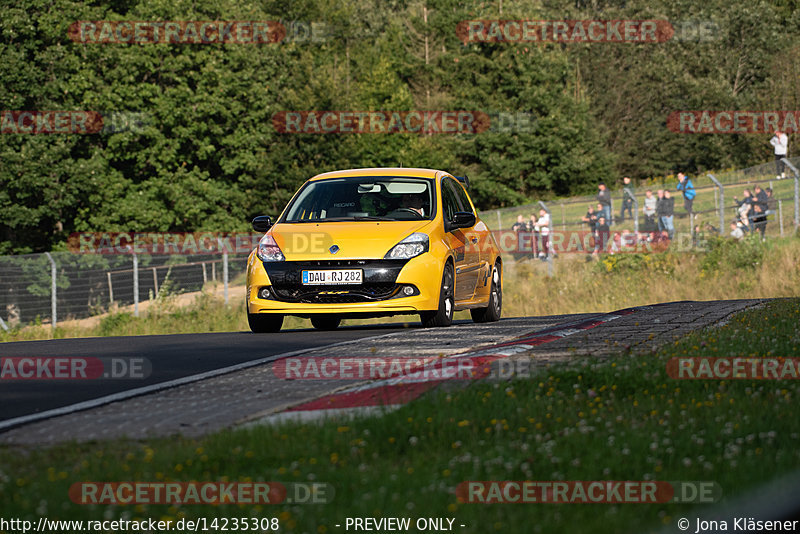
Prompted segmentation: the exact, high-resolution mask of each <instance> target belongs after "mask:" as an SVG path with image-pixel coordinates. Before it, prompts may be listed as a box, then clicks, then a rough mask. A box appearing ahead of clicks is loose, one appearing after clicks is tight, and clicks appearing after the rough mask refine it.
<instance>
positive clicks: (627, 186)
mask: <svg viewBox="0 0 800 534" xmlns="http://www.w3.org/2000/svg"><path fill="white" fill-rule="evenodd" d="M628 190H630V192H631V193H633V194H634V195H635V194H636V192H635V191H634V188H633V184H632V183H631V179H630V178H629V177H627V176H626V177H625V178H623V179H622V209H620V212H619V220H620V222H622V221H624V220H625V212H626V211H627V212H628V217H630V218H631V219H633V197H632V196H631V195H629V194H628Z"/></svg>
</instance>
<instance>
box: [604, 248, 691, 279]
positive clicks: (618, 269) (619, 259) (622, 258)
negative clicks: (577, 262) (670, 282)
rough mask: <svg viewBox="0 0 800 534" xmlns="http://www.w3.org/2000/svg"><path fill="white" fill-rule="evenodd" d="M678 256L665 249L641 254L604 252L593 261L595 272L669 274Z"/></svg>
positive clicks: (673, 269)
mask: <svg viewBox="0 0 800 534" xmlns="http://www.w3.org/2000/svg"><path fill="white" fill-rule="evenodd" d="M677 263H678V257H677V256H676V255H675V254H673V253H671V252H669V251H667V252H657V253H642V254H614V255H612V254H605V255H603V256H602V257H601V259H600V261H599V262H597V263H595V264H594V266H593V268H592V270H593V272H594V273H595V274H625V273H636V272H647V273H657V274H664V275H671V274H673V273H674V272H675V266H676V265H677Z"/></svg>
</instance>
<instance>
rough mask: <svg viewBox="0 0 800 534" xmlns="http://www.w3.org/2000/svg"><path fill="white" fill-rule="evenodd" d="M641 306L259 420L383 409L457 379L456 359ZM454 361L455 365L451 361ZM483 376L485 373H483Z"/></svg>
mask: <svg viewBox="0 0 800 534" xmlns="http://www.w3.org/2000/svg"><path fill="white" fill-rule="evenodd" d="M642 309H644V307H636V308H627V309H624V310H619V311H615V312H611V313H608V314H605V315H601V316H598V317H592V318H590V319H584V320H581V321H577V322H574V323H567V324H565V325H558V326H554V327H551V328H545V329H544V330H539V331H538V332H535V333H534V334H532V335H527V336H526V337H522V338H519V339H515V340H512V341H507V342H505V343H499V344H497V345H494V346H491V347H488V348H484V349H480V350H473V351H468V352H462V353H460V354H454V355H452V356H447V357H445V358H442V360H447V362H448V365H447V366H444V365H442V366H440V367H438V368H436V369H434V371H436V370H437V369H438V372H423V373H421V372H420V370H415V371H412V372H409V373H406V374H404V375H401V376H397V377H394V378H387V379H382V380H376V381H373V382H369V383H366V384H361V385H358V386H353V387H350V388H346V389H343V390H341V391H338V392H336V393H332V394H330V395H326V396H324V397H320V398H318V399H315V400H313V401H309V402H304V403H302V404H298V405H296V406H292V407H289V408H287V409H286V410H284V411H283V412H280V413H277V414H273V415H271V416H268V417H266V418H264V419H262V420H261V421H260V422H265V421H270V420H275V419H287V418H289V417H286V416H288V415H290V414H294V415H296V416H300V417H299V418H300V419H315V418H317V417H318V416H323V415H334V414H336V415H340V414H348V413H350V414H355V413H359V412H364V411H367V412H369V411H371V410H365V408H368V407H372V408H378V407H383V408H385V409H392V408H396V407H399V406H402V405H404V404H407V403H408V402H410V401H412V400H414V399H417V398H418V397H420V396H421V395H422V394H423V393H425V392H427V391H429V390H431V389H433V388H435V387H437V386H439V385H440V384H442V383H444V382H447V381H450V380H457V379H459V378H458V377H457V376H456V375H457V369H459V366H458V365H457V362H458V360H459V359H463V360H467V359H468V360H469V362H470V366H471V367H474V366H475V364H476V363H477V365H479V366H485V368H486V369H488V366H489V365H490V364H491V363H492V362H494V361H495V360H499V359H502V358H508V357H509V356H513V355H514V354H518V353H520V352H525V351H528V350H531V349H532V348H534V347H536V346H538V345H543V344H545V343H550V342H551V341H556V340H558V339H563V338H565V337H568V336H571V335H573V334H577V333H580V332H585V331H586V330H590V329H592V328H595V327H597V326H600V325H602V324H605V323H608V322H611V321H614V320H616V319H619V318H620V317H624V316H626V315H631V314H633V313H636V312H637V311H639V310H642ZM453 362H456V365H452V363H453ZM425 369H426V370H428V371H430V370H431V367H426V368H425ZM421 375H422V376H421ZM485 376H486V375H484V377H485ZM480 378H483V377H481V376H478V377H477V379H480Z"/></svg>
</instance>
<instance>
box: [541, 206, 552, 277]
mask: <svg viewBox="0 0 800 534" xmlns="http://www.w3.org/2000/svg"><path fill="white" fill-rule="evenodd" d="M539 205H540V206H541V207H542V209H543V210H544V211H546V212H547V220H548V223H547V247H546V249H545V251H544V253H545V254H546V256H545V258H546V259H547V276H549V277H551V278H552V277H553V253H551V251H552V250H553V215H552V214H551V213H550V210H549V209H548V208H547V204H545V203H544V202H542V201H541V200H540V201H539Z"/></svg>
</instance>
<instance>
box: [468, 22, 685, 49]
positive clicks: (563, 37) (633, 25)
mask: <svg viewBox="0 0 800 534" xmlns="http://www.w3.org/2000/svg"><path fill="white" fill-rule="evenodd" d="M456 35H457V36H458V38H459V39H460V40H461V42H463V43H464V44H468V43H663V42H665V41H669V40H670V39H671V38H672V37H673V35H675V29H674V28H673V27H672V25H671V24H670V23H669V22H668V21H666V20H463V21H461V22H459V23H458V24H457V25H456Z"/></svg>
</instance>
